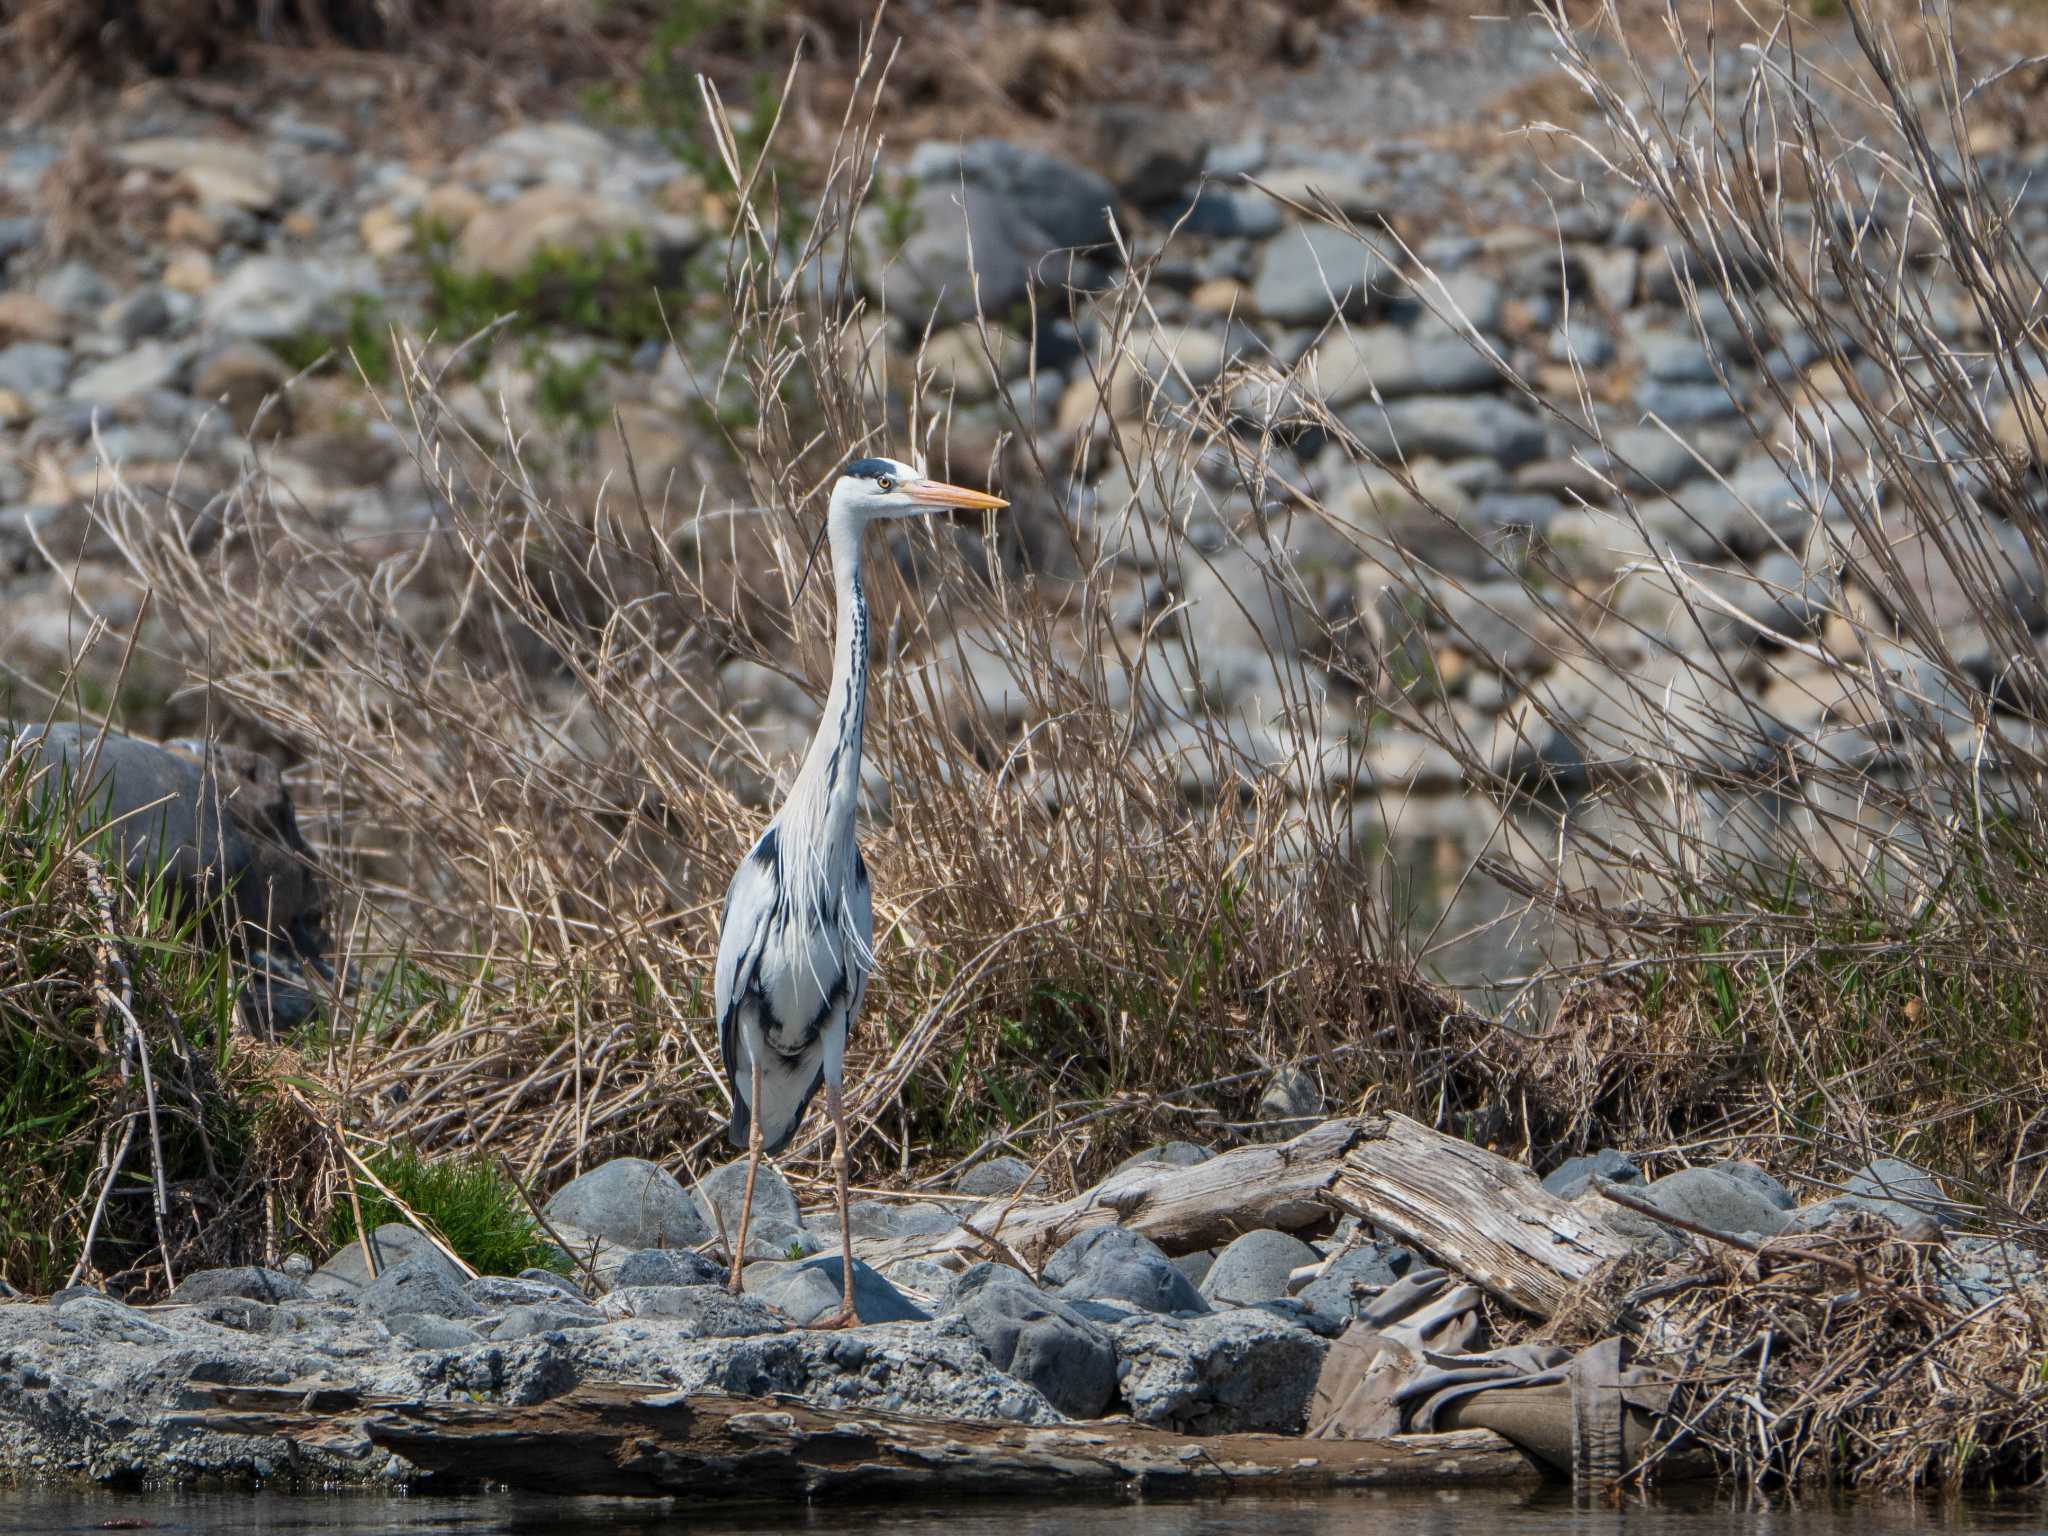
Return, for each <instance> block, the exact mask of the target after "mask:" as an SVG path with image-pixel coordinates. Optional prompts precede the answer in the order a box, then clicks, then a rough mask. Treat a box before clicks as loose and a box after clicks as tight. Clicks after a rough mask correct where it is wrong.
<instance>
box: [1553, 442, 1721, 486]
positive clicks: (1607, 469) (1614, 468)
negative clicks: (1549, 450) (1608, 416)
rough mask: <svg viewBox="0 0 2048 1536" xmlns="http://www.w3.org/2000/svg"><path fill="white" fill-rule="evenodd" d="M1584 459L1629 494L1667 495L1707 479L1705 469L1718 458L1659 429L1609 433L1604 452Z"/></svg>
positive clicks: (1589, 453)
mask: <svg viewBox="0 0 2048 1536" xmlns="http://www.w3.org/2000/svg"><path fill="white" fill-rule="evenodd" d="M1584 457H1585V460H1586V462H1587V463H1588V464H1590V465H1591V466H1592V467H1593V468H1594V469H1595V470H1596V471H1598V472H1599V473H1601V474H1603V475H1605V476H1607V477H1608V478H1610V479H1614V480H1616V481H1618V482H1619V483H1620V484H1621V485H1622V486H1623V487H1624V488H1625V489H1627V490H1630V491H1635V492H1643V491H1661V492H1664V493H1666V494H1669V493H1670V492H1673V491H1676V490H1677V489H1678V488H1679V487H1680V486H1682V485H1684V484H1685V483H1686V482H1687V481H1689V480H1695V479H1697V478H1698V477H1699V476H1701V475H1704V474H1705V473H1706V472H1707V467H1706V466H1707V465H1713V464H1714V461H1715V456H1714V455H1713V454H1712V453H1710V452H1703V451H1702V450H1701V448H1700V446H1699V445H1698V444H1697V443H1696V442H1695V441H1689V440H1688V439H1686V438H1685V437H1682V436H1680V435H1679V434H1677V433H1675V432H1667V431H1665V430H1664V429H1663V428H1662V427H1657V426H1647V427H1623V428H1621V429H1620V430H1619V431H1616V432H1610V433H1608V434H1607V446H1606V448H1605V449H1599V448H1590V449H1588V450H1587V451H1586V453H1585V455H1584ZM1702 460H1704V461H1705V463H1704V464H1703V463H1702ZM1716 467H1719V468H1724V469H1725V468H1727V467H1728V466H1727V465H1726V464H1722V465H1718V466H1716Z"/></svg>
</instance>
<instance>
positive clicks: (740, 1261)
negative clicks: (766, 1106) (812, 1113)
mask: <svg viewBox="0 0 2048 1536" xmlns="http://www.w3.org/2000/svg"><path fill="white" fill-rule="evenodd" d="M753 1083H754V1088H753V1095H754V1096H753V1097H752V1098H751V1099H749V1100H748V1101H747V1188H746V1193H745V1194H743V1195H741V1196H740V1233H739V1237H738V1239H737V1240H736V1241H735V1242H734V1243H733V1245H732V1273H731V1274H730V1275H728V1276H727V1277H726V1281H725V1288H726V1289H727V1290H728V1291H730V1292H731V1293H732V1294H733V1295H735V1296H737V1295H739V1293H740V1271H741V1270H742V1269H744V1268H745V1267H746V1263H747V1225H748V1223H750V1222H751V1221H752V1220H753V1219H754V1178H755V1175H757V1174H758V1173H760V1171H761V1058H760V1057H758V1056H756V1057H755V1058H754V1071H753Z"/></svg>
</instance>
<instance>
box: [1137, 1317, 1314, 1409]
mask: <svg viewBox="0 0 2048 1536" xmlns="http://www.w3.org/2000/svg"><path fill="white" fill-rule="evenodd" d="M1111 1335H1112V1337H1113V1338H1114V1340H1115V1342H1116V1352H1117V1379H1118V1385H1119V1388H1120V1390H1121V1392H1122V1395H1123V1400H1124V1402H1125V1404H1126V1405H1127V1406H1128V1407H1129V1408H1130V1411H1131V1417H1132V1418H1134V1419H1136V1420H1137V1421H1138V1422H1139V1423H1140V1424H1151V1425H1155V1426H1157V1427H1159V1428H1162V1429H1171V1430H1175V1431H1178V1432H1181V1433H1186V1434H1197V1435H1215V1434H1239V1433H1266V1434H1282V1435H1295V1434H1300V1433H1301V1429H1302V1420H1303V1419H1304V1418H1305V1417H1306V1416H1307V1414H1308V1404H1309V1398H1310V1396H1311V1394H1313V1393H1314V1391H1315V1385H1316V1376H1317V1375H1318V1373H1319V1372H1320V1371H1321V1370H1322V1365H1323V1356H1324V1354H1325V1353H1326V1352H1327V1351H1328V1349H1329V1345H1328V1343H1327V1342H1326V1341H1324V1340H1323V1339H1321V1338H1318V1337H1317V1336H1316V1334H1315V1333H1314V1332H1312V1331H1310V1330H1308V1329H1306V1328H1302V1327H1297V1326H1295V1325H1294V1324H1292V1323H1290V1322H1287V1321H1284V1320H1282V1319H1281V1318H1279V1317H1276V1316H1274V1315H1273V1314H1271V1313H1269V1312H1265V1311H1261V1310H1260V1309H1258V1308H1256V1307H1240V1308H1237V1309H1235V1310H1233V1311H1228V1312H1218V1313H1214V1314H1212V1315H1211V1316H1208V1317H1196V1318H1188V1319H1181V1318H1170V1317H1140V1318H1133V1319H1131V1320H1129V1321H1127V1322H1123V1323H1119V1324H1117V1325H1116V1326H1115V1327H1114V1328H1113V1329H1111Z"/></svg>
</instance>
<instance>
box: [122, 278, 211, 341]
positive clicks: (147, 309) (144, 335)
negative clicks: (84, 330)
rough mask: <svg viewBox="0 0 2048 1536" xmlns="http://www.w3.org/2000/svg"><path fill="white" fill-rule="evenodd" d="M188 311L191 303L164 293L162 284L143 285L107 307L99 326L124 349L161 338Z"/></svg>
mask: <svg viewBox="0 0 2048 1536" xmlns="http://www.w3.org/2000/svg"><path fill="white" fill-rule="evenodd" d="M173 299H175V300H176V303H175V304H174V303H173V302H172V301H173ZM191 307H192V301H191V300H190V299H189V298H187V297H186V296H185V295H183V294H177V293H173V292H170V291H167V290H166V289H165V288H164V286H163V285H162V284H161V283H144V284H143V285H142V286H141V287H140V288H136V289H134V290H132V291H130V292H129V293H127V294H126V295H124V296H123V297H121V298H118V299H116V300H115V301H114V302H113V303H112V304H109V305H108V306H107V312H106V314H105V315H103V316H102V317H101V323H102V324H104V325H105V326H106V328H107V329H108V330H110V331H112V332H113V333H114V334H115V335H116V336H118V337H120V338H121V341H122V344H123V345H125V346H130V347H132V346H134V345H135V344H136V343H137V342H140V341H148V340H150V339H151V338H153V337H158V336H162V335H163V334H164V333H165V332H167V331H169V330H170V329H171V328H172V327H173V326H174V325H176V324H177V322H178V316H179V314H180V312H181V311H189V310H190V309H191Z"/></svg>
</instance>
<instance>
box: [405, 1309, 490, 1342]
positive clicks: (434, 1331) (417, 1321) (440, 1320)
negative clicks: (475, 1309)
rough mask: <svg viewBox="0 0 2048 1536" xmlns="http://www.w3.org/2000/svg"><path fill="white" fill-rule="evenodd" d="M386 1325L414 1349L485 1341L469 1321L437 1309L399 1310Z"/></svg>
mask: <svg viewBox="0 0 2048 1536" xmlns="http://www.w3.org/2000/svg"><path fill="white" fill-rule="evenodd" d="M384 1326H385V1327H386V1328H389V1329H390V1330H391V1332H392V1334H393V1336H394V1337H396V1338H401V1339H403V1340H405V1342H406V1343H408V1344H410V1345H412V1347H413V1348H415V1349H467V1348H469V1346H470V1345H472V1344H479V1343H481V1342H483V1335H482V1334H480V1333H478V1332H477V1331H476V1330H475V1329H474V1328H472V1327H470V1326H469V1325H468V1324H467V1323H459V1322H456V1321H455V1320H454V1319H453V1318H449V1317H443V1316H441V1315H440V1314H439V1313H436V1312H396V1313H393V1314H391V1315H390V1316H388V1317H386V1318H385V1319H384Z"/></svg>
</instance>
